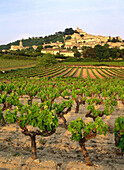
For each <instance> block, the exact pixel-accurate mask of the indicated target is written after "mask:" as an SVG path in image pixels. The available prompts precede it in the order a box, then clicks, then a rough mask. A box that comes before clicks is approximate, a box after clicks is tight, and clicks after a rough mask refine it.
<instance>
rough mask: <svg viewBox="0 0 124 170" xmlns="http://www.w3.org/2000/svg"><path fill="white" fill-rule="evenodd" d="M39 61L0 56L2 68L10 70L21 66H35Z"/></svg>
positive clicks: (0, 68)
mask: <svg viewBox="0 0 124 170" xmlns="http://www.w3.org/2000/svg"><path fill="white" fill-rule="evenodd" d="M36 63H37V61H36V60H30V59H28V60H24V59H23V60H17V59H3V58H0V70H8V69H14V68H20V67H29V66H34V65H35V64H36Z"/></svg>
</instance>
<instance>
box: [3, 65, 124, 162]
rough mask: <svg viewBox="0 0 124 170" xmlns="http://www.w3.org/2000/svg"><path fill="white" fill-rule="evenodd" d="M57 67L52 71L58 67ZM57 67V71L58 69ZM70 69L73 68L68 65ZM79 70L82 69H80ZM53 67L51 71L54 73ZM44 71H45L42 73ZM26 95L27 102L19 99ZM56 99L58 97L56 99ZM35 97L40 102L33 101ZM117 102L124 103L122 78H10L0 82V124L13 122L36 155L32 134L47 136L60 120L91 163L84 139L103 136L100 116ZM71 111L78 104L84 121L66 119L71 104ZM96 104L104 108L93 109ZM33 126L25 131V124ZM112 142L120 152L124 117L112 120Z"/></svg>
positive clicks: (106, 129) (123, 138)
mask: <svg viewBox="0 0 124 170" xmlns="http://www.w3.org/2000/svg"><path fill="white" fill-rule="evenodd" d="M59 69H60V67H57V68H56V70H59ZM61 69H68V68H64V67H63V68H61ZM61 69H60V70H59V71H60V72H61ZM72 69H73V68H72ZM81 70H82V68H81ZM54 71H55V70H54V69H53V70H52V69H51V72H53V74H54ZM45 74H48V73H45ZM24 97H27V99H28V100H27V102H24V103H23V102H21V100H20V98H24ZM60 98H61V99H62V100H61V102H60ZM37 99H39V100H40V102H36V100H37ZM118 102H121V103H122V104H123V105H124V81H123V80H121V79H109V80H106V81H105V80H103V79H94V80H93V79H78V78H72V77H69V78H67V77H66V78H51V79H50V78H49V77H44V78H40V79H37V78H34V79H28V78H23V77H21V78H13V79H12V78H11V79H9V81H8V80H1V82H0V120H1V124H2V125H5V124H6V123H16V124H18V126H19V127H20V128H21V131H22V133H23V134H24V135H26V136H29V137H30V139H31V151H32V158H33V159H36V158H37V152H36V136H37V135H40V136H41V137H42V136H43V137H44V136H46V137H47V136H51V135H52V134H54V133H55V132H56V129H57V127H58V126H59V122H58V120H59V119H61V120H62V121H63V126H64V128H65V129H67V130H68V131H70V132H71V134H72V136H71V140H72V141H77V142H78V143H79V146H80V148H81V151H82V153H83V156H84V159H85V161H86V163H87V164H88V165H93V163H92V161H91V160H90V157H89V155H88V152H87V149H86V146H85V144H86V142H87V141H89V140H90V139H92V138H95V137H96V136H97V135H102V134H104V135H106V133H107V131H108V130H109V127H108V125H107V124H106V123H105V122H104V121H103V120H102V117H103V116H108V115H111V114H112V113H113V111H114V109H115V107H116V106H117V105H118ZM74 103H75V104H76V107H75V113H78V112H79V109H80V106H81V105H83V106H84V107H86V108H87V110H88V111H87V113H82V114H85V117H86V118H92V121H90V122H89V123H86V122H85V121H84V120H82V118H78V119H76V120H73V121H71V122H67V120H66V118H65V114H68V113H69V112H70V111H71V109H72V106H73V104H74ZM98 105H101V106H103V108H104V109H102V110H100V109H98V108H97V106H98ZM29 125H31V126H32V127H34V130H29V129H28V126H29ZM35 128H36V129H35ZM114 131H115V143H116V146H118V147H119V148H121V151H122V154H123V152H124V117H123V115H122V116H120V117H119V118H118V119H117V120H116V123H115V128H114Z"/></svg>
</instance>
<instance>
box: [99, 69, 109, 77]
mask: <svg viewBox="0 0 124 170" xmlns="http://www.w3.org/2000/svg"><path fill="white" fill-rule="evenodd" d="M99 72H100V73H102V74H103V75H105V76H107V77H111V76H109V75H107V74H105V73H104V72H102V70H100V69H99Z"/></svg>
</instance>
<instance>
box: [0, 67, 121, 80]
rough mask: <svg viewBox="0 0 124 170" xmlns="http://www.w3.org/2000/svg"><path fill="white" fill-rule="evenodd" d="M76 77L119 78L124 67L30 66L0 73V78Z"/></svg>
mask: <svg viewBox="0 0 124 170" xmlns="http://www.w3.org/2000/svg"><path fill="white" fill-rule="evenodd" d="M44 76H47V77H77V78H90V79H105V78H120V79H124V69H121V68H118V69H115V68H97V67H94V68H90V67H89V68H88V67H68V66H59V65H56V66H54V67H51V68H48V69H46V70H45V69H42V68H40V67H32V68H25V69H18V70H11V71H6V72H2V71H1V73H0V79H5V78H7V79H11V78H13V77H27V78H29V77H39V78H41V77H44Z"/></svg>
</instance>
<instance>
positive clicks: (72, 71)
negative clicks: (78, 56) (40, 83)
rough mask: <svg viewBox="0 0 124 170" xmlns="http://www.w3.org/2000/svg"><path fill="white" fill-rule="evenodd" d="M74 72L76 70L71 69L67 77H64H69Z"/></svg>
mask: <svg viewBox="0 0 124 170" xmlns="http://www.w3.org/2000/svg"><path fill="white" fill-rule="evenodd" d="M75 70H76V68H73V69H72V70H71V71H70V72H69V73H68V74H67V75H65V77H68V76H71V75H72V74H73V73H74V71H75Z"/></svg>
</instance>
